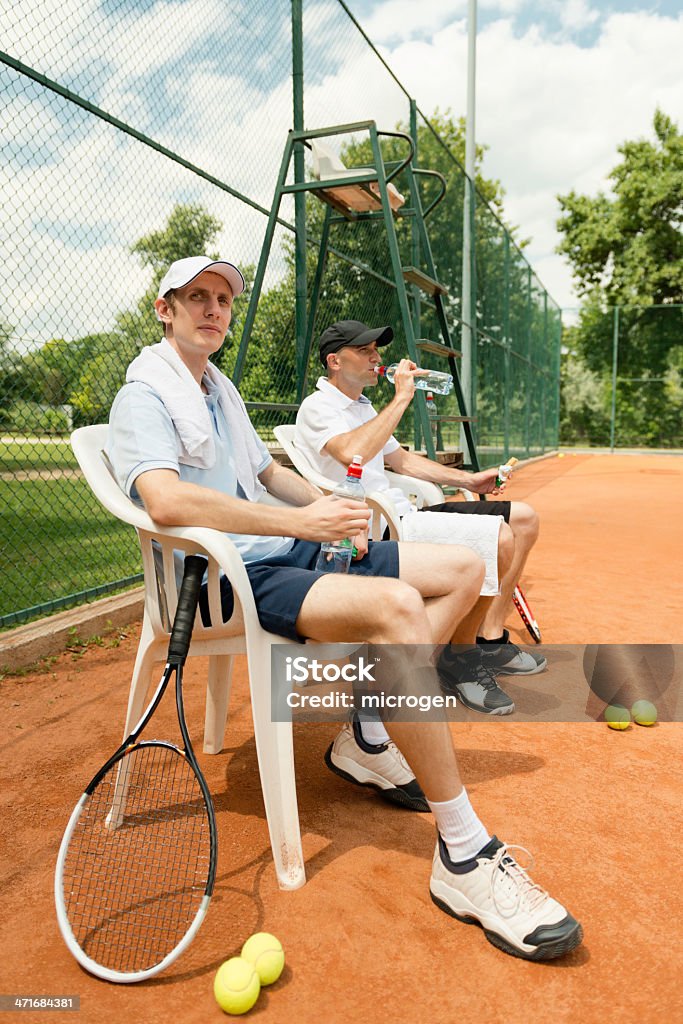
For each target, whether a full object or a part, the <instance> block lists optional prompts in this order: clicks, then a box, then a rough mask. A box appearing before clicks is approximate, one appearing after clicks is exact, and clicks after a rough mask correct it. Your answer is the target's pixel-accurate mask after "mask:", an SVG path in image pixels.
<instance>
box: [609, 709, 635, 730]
mask: <svg viewBox="0 0 683 1024" xmlns="http://www.w3.org/2000/svg"><path fill="white" fill-rule="evenodd" d="M605 721H606V722H607V724H608V726H609V727H610V729H628V727H629V725H630V723H631V716H630V715H629V713H628V710H627V709H626V708H622V707H621V705H620V704H610V705H609V707H606V708H605Z"/></svg>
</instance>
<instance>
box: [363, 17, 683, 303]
mask: <svg viewBox="0 0 683 1024" xmlns="http://www.w3.org/2000/svg"><path fill="white" fill-rule="evenodd" d="M347 2H348V6H349V8H350V10H351V11H352V12H353V14H354V16H355V17H356V19H357V20H358V21H359V23H360V24H361V26H362V27H363V29H364V30H365V32H366V33H367V34H368V36H369V37H370V38H371V39H372V40H373V42H374V43H375V45H376V46H377V48H378V49H379V51H380V53H381V54H382V56H383V57H384V59H385V60H386V61H387V63H388V64H389V66H390V67H391V68H392V70H393V71H394V72H395V74H396V75H397V77H398V78H399V79H400V80H401V81H402V82H403V83H404V84H405V85H406V87H407V88H408V89H409V91H411V92H412V93H413V95H414V96H415V98H416V99H417V102H418V105H419V106H420V108H421V109H422V110H423V111H424V112H425V113H427V114H428V113H430V112H432V111H433V110H434V109H435V108H436V107H439V108H440V109H441V110H444V109H448V108H450V109H451V110H452V111H453V113H454V114H455V115H457V116H460V115H464V114H465V112H466V109H467V7H468V5H467V0H420V3H415V2H414V0H347ZM657 106H659V107H661V109H662V110H664V112H665V113H666V114H668V115H669V116H670V117H672V118H673V120H674V121H676V122H677V124H678V125H679V127H683V12H682V8H681V4H680V2H674V0H661V2H657V0H652V2H649V3H648V2H646V0H642V2H641V0H615V2H612V3H602V2H599V3H591V0H545V2H544V3H538V2H537V0H534V2H528V0H479V3H478V11H477V55H476V110H475V127H476V138H477V141H478V142H479V143H482V144H484V145H486V146H487V147H488V150H487V152H486V155H485V158H484V163H483V168H482V170H483V173H484V175H485V176H486V177H491V178H496V179H498V180H499V181H500V182H501V184H502V186H503V189H504V190H505V193H506V196H505V211H506V216H507V219H508V221H509V222H510V223H513V224H516V225H519V229H520V230H519V237H521V238H527V237H529V238H531V244H530V245H529V246H528V248H527V249H526V250H525V254H526V256H527V258H528V259H529V261H530V262H531V264H532V266H533V268H534V271H535V272H536V273H537V275H538V277H539V278H540V280H541V281H542V283H543V284H544V285H545V287H546V288H547V289H548V291H549V292H550V294H551V295H552V296H553V298H554V299H555V300H556V302H558V303H559V305H560V306H562V307H563V308H571V307H574V306H576V305H577V304H578V299H577V296H576V292H575V290H574V283H573V281H572V276H571V271H570V268H569V266H568V264H567V263H566V261H565V259H564V258H563V257H560V256H559V255H557V254H556V253H555V252H554V249H555V247H556V246H557V244H558V242H559V235H558V233H557V230H556V228H555V223H556V221H557V218H558V216H559V213H560V211H559V205H558V202H557V199H556V196H557V195H558V194H560V195H563V194H567V193H568V192H570V191H571V190H575V191H577V192H579V193H582V194H588V195H595V194H596V193H597V192H598V190H602V191H605V192H607V193H609V191H610V182H609V180H608V178H607V175H608V174H609V172H610V170H611V169H612V168H613V167H614V166H615V165H616V164H617V163H618V162H619V154H618V152H617V147H618V146H619V145H620V144H621V143H623V142H624V141H625V140H627V139H634V138H649V139H652V138H653V132H652V118H653V114H654V111H655V108H656V107H657Z"/></svg>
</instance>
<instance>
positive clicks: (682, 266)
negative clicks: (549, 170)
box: [557, 110, 683, 306]
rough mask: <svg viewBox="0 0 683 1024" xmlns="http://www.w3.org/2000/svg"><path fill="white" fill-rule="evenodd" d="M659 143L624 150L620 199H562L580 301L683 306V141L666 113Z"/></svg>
mask: <svg viewBox="0 0 683 1024" xmlns="http://www.w3.org/2000/svg"><path fill="white" fill-rule="evenodd" d="M653 127H654V134H655V141H654V142H649V141H647V140H645V139H639V140H636V141H632V142H625V143H623V145H621V146H619V148H618V151H619V152H620V153H621V154H622V157H623V159H622V161H621V163H619V164H617V166H616V167H615V168H614V169H613V170H612V171H611V172H610V174H609V175H608V177H609V179H610V180H611V181H612V182H613V195H612V196H611V197H610V196H607V195H605V194H604V193H602V192H599V193H598V195H597V196H596V197H595V198H591V197H590V196H585V195H578V194H577V193H576V192H570V193H569V194H568V195H566V196H558V200H559V203H560V208H561V210H562V212H563V216H562V217H560V219H559V220H558V222H557V227H558V230H559V231H560V232H561V234H563V235H564V238H563V240H562V242H561V243H560V245H559V246H558V250H557V251H558V252H560V253H563V254H564V255H565V256H566V257H567V258H568V260H569V262H570V264H571V266H572V270H573V272H574V277H575V279H576V283H577V288H578V291H579V294H580V295H582V296H587V295H590V294H592V293H593V292H594V291H596V290H598V291H600V292H601V293H602V296H603V298H604V300H605V303H606V305H609V306H615V305H624V306H642V305H647V306H649V305H653V304H659V303H680V302H683V234H682V233H681V227H682V226H683V135H681V133H680V132H679V130H678V128H677V126H676V125H675V124H674V122H673V121H672V120H671V119H670V118H669V117H667V116H666V115H665V114H664V113H663V112H662V111H661V110H657V111H656V113H655V115H654V121H653Z"/></svg>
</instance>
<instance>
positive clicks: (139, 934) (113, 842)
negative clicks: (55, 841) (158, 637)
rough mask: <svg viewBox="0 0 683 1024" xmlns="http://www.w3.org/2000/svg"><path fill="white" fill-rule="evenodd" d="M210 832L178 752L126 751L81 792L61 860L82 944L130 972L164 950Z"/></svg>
mask: <svg viewBox="0 0 683 1024" xmlns="http://www.w3.org/2000/svg"><path fill="white" fill-rule="evenodd" d="M210 832H211V830H210V824H209V817H208V813H207V808H206V805H205V802H204V796H203V793H202V790H201V788H200V785H199V782H198V779H197V777H196V775H195V772H194V770H193V768H192V766H191V765H190V764H189V762H188V761H187V760H186V758H185V757H184V756H183V755H182V753H180V751H178V750H176V749H174V748H171V747H168V746H162V745H156V744H145V745H142V746H140V747H137V748H134V749H133V750H132V751H129V752H128V753H126V755H125V756H124V757H123V758H122V759H121V761H119V762H118V763H117V764H116V765H114V767H113V768H111V769H110V771H109V772H107V774H106V775H105V776H104V777H103V778H102V779H101V780H100V782H99V783H98V785H97V786H96V788H95V790H94V791H93V793H92V795H91V796H90V798H89V799H88V800H87V801H86V803H85V805H84V808H83V811H82V813H81V816H80V818H79V821H78V823H77V825H76V828H75V830H74V834H73V836H72V838H71V841H70V844H69V849H68V853H67V856H66V860H65V864H64V873H63V892H64V900H65V905H66V911H67V916H68V919H69V922H70V925H71V929H72V931H73V934H74V937H75V939H76V941H77V943H78V944H79V946H80V947H81V949H82V950H83V951H84V953H86V955H87V956H89V957H90V958H91V959H92V960H94V961H96V962H97V963H98V964H100V965H101V966H103V967H106V968H109V969H110V970H114V971H120V972H133V971H139V970H145V969H148V968H150V967H152V966H154V965H155V964H157V963H159V962H160V961H161V960H163V959H164V957H166V956H167V955H168V954H169V953H170V952H172V950H173V949H175V947H176V946H177V945H178V943H179V942H180V941H181V940H182V938H183V936H184V935H185V934H186V932H187V931H188V929H189V928H190V926H191V924H192V922H193V921H194V919H195V917H196V915H197V912H198V911H199V909H200V906H201V904H202V900H203V897H204V892H205V888H206V883H207V879H208V876H209V872H210V863H211V835H210Z"/></svg>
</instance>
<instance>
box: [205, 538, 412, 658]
mask: <svg viewBox="0 0 683 1024" xmlns="http://www.w3.org/2000/svg"><path fill="white" fill-rule="evenodd" d="M319 551H320V544H313V543H312V542H311V541H308V540H296V541H294V545H293V546H292V547H291V548H290V550H289V551H288V552H287V553H286V554H284V555H279V556H277V557H275V558H271V559H268V560H266V561H263V562H253V563H252V564H251V565H247V566H245V568H246V570H247V576H248V577H249V582H250V583H251V589H252V591H253V593H254V601H255V602H256V611H257V613H258V617H259V622H260V623H261V625H262V626H263V628H264V629H267V630H268V632H269V633H276V634H277V635H278V636H286V637H287V638H288V639H290V640H298V641H299V643H303V642H304V641H305V640H306V637H303V636H300V634H299V633H297V631H296V620H297V618H298V616H299V612H300V611H301V606H302V604H303V603H304V599H305V597H306V595H307V594H308V591H309V590H310V589H311V587H312V586H313V584H314V583H315V581H316V580H317V579H320V577H321V576H324V575H326V574H325V573H324V572H320V571H318V570H316V568H315V563H316V559H317V557H318V553H319ZM349 574H350V575H352V576H389V577H391V578H393V579H398V544H397V543H396V541H393V540H392V541H381V542H380V543H377V544H373V543H372V541H371V542H370V547H369V550H368V553H367V555H365V557H364V558H361V559H360V560H359V561H355V562H351V567H350V569H349ZM221 603H222V608H223V621H224V622H227V621H228V619H229V618H230V617H231V616H232V613H233V611H234V608H235V599H234V596H233V591H232V587H231V585H230V583H229V582H228V580H227V579H226V578H225V576H223V577H221ZM199 608H200V611H201V615H202V622H203V623H204V625H205V626H207V625H209V623H210V622H211V617H210V615H209V601H208V596H207V592H206V586H203V587H202V591H201V594H200V596H199Z"/></svg>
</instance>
